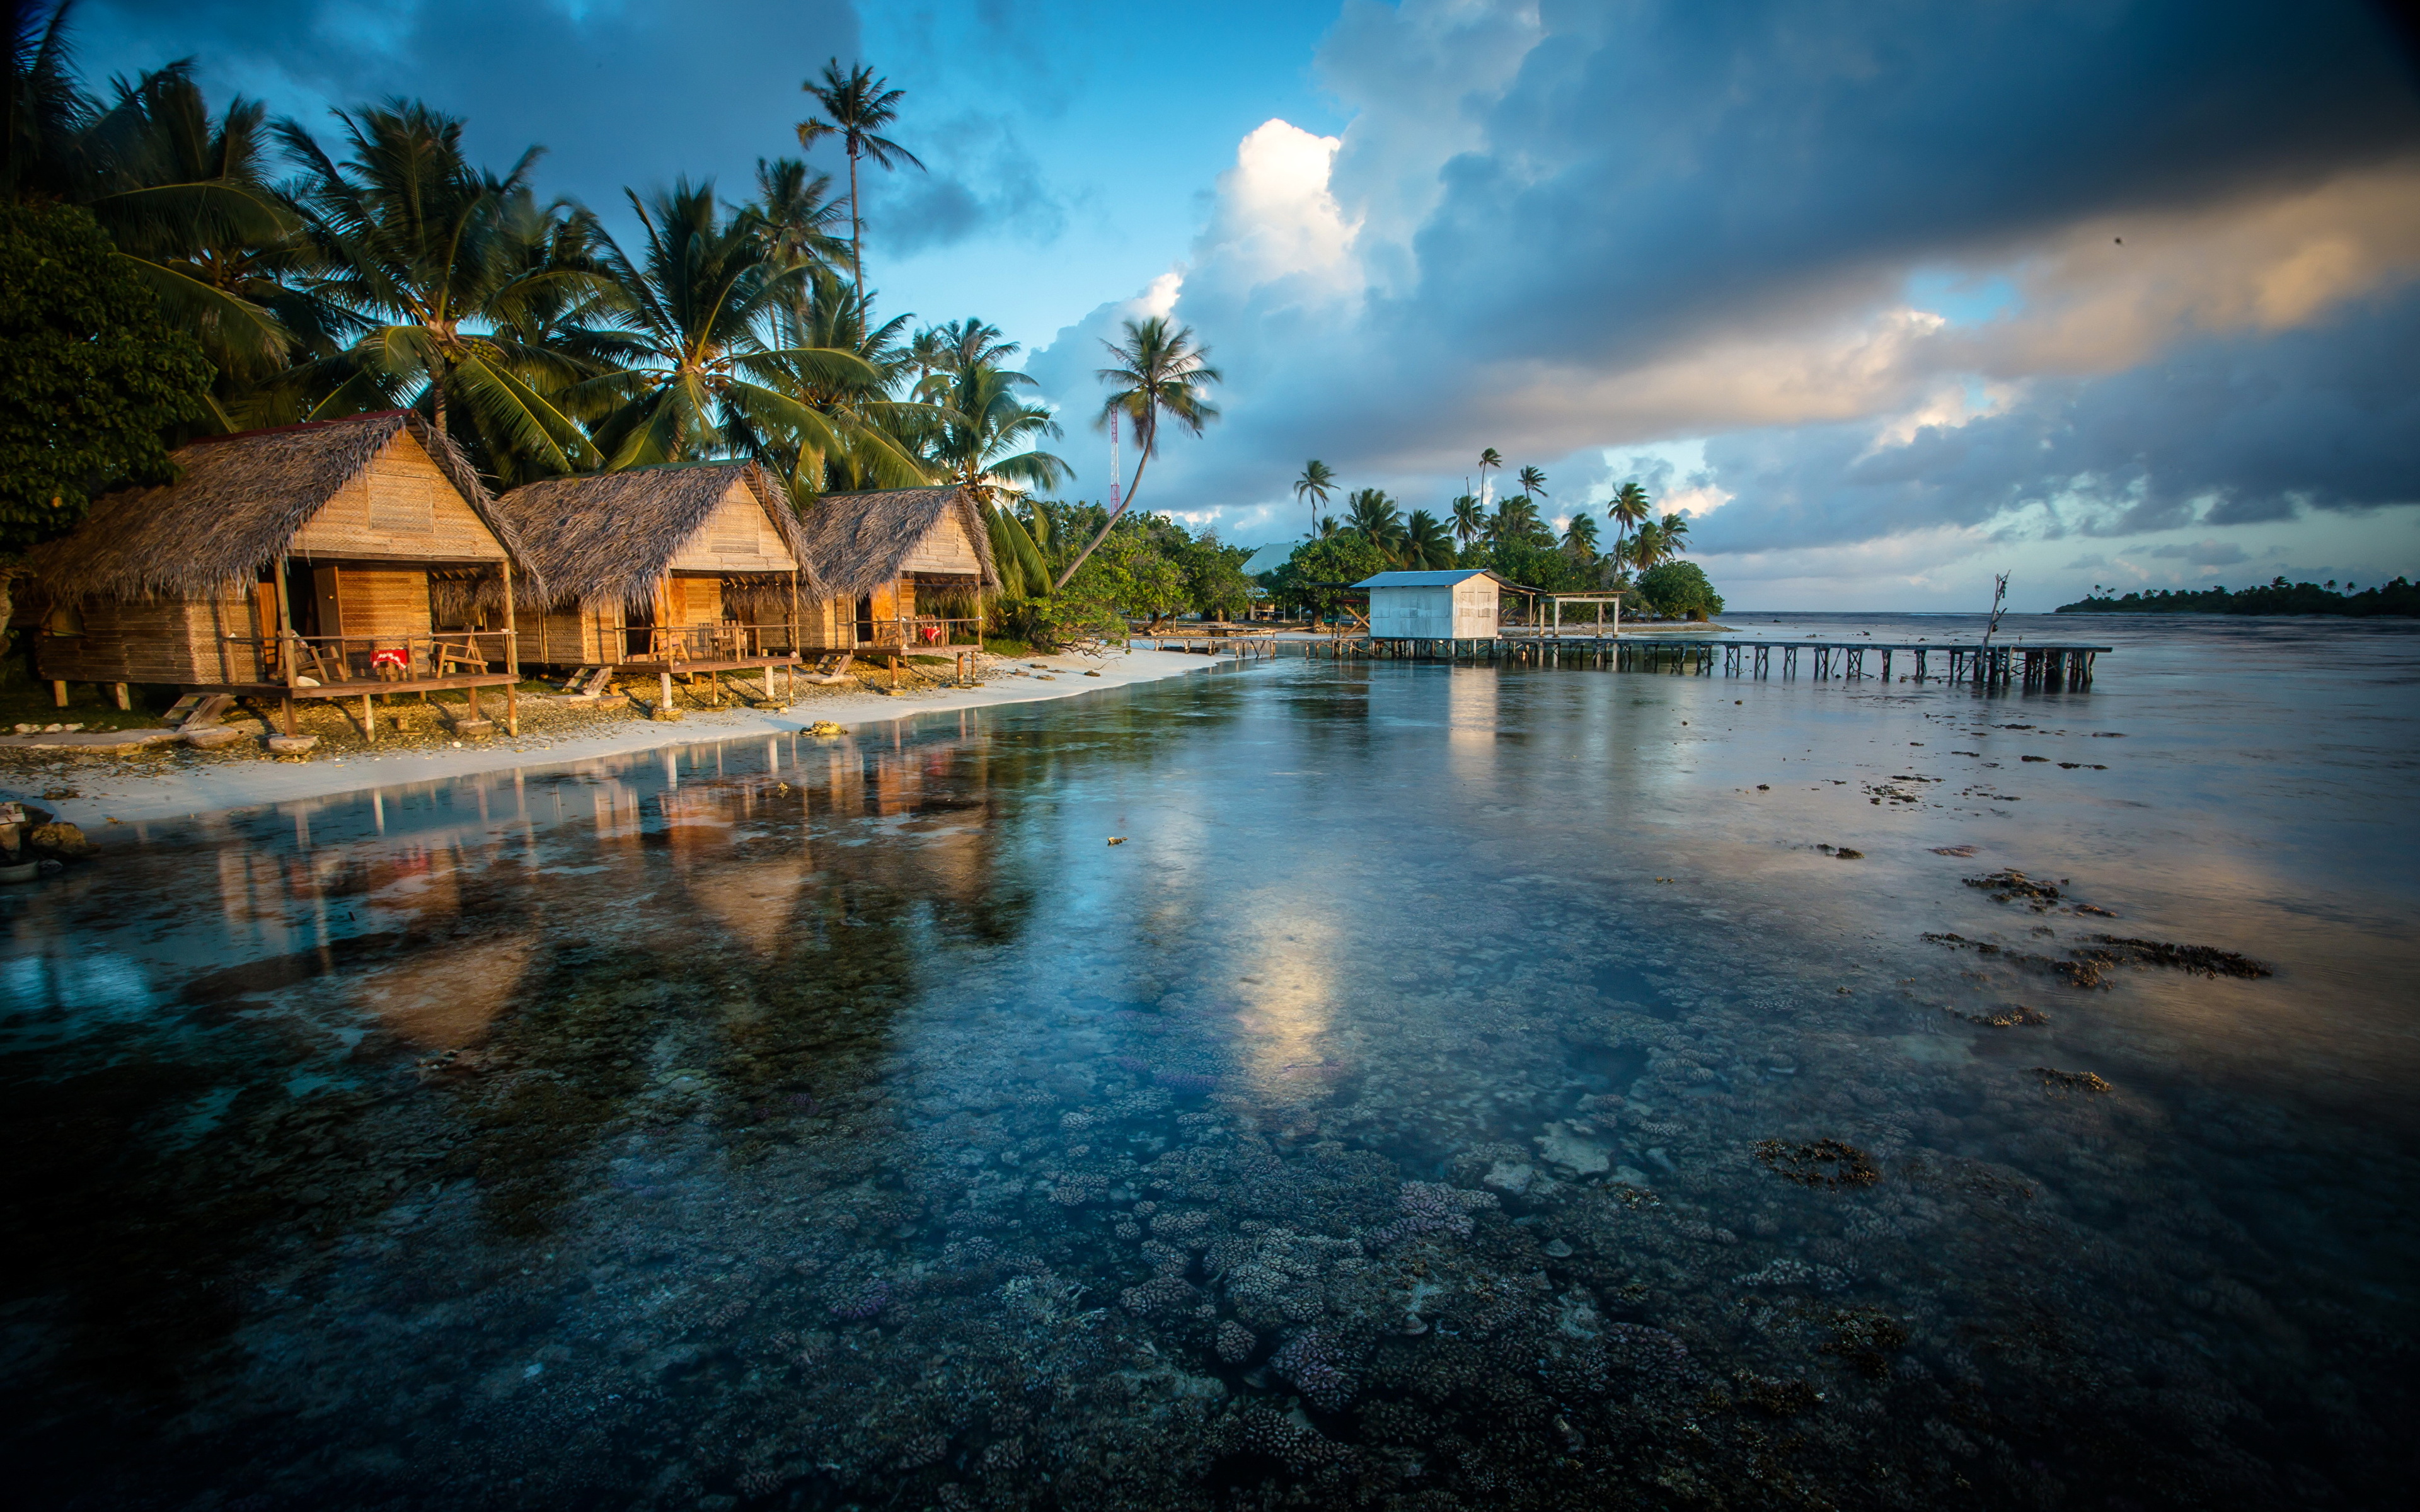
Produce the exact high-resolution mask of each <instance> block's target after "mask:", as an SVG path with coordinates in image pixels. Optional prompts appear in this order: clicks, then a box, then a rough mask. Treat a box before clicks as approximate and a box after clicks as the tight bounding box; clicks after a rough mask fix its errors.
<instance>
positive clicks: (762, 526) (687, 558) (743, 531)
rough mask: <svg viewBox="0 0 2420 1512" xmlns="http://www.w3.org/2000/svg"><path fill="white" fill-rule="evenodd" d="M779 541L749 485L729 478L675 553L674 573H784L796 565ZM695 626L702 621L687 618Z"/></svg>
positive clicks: (794, 559) (778, 536)
mask: <svg viewBox="0 0 2420 1512" xmlns="http://www.w3.org/2000/svg"><path fill="white" fill-rule="evenodd" d="M798 564H799V563H798V560H797V559H796V558H795V557H793V556H791V555H790V553H789V550H788V548H785V547H784V546H783V544H782V537H781V536H780V534H778V533H777V532H775V530H774V528H773V522H772V521H771V520H769V519H768V518H766V517H765V506H764V505H763V504H760V503H758V502H757V501H756V495H755V494H754V492H752V490H751V489H750V488H749V486H747V485H746V484H744V483H741V482H739V481H738V480H737V479H736V478H735V479H733V480H732V484H731V487H730V488H729V489H728V490H727V491H726V492H725V493H724V494H723V496H722V499H721V502H719V503H717V504H716V505H715V506H714V513H713V514H711V515H709V516H707V517H706V524H705V525H703V526H702V527H700V528H699V530H698V532H697V533H696V534H694V535H692V536H690V538H689V539H688V540H687V541H684V542H682V543H681V548H680V549H679V550H678V551H677V552H675V553H674V555H673V561H672V570H673V571H675V572H711V573H725V572H788V571H789V570H791V569H792V568H794V567H796V566H797V565H798ZM684 623H687V624H690V625H695V624H700V623H702V622H700V621H697V620H690V621H686V622H684Z"/></svg>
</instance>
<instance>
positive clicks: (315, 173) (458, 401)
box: [276, 100, 596, 472]
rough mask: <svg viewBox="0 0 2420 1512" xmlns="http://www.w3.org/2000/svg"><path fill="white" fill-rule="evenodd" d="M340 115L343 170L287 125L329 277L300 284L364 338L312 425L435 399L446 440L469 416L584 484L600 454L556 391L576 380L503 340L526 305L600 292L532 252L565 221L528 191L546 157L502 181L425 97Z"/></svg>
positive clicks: (334, 373) (503, 441)
mask: <svg viewBox="0 0 2420 1512" xmlns="http://www.w3.org/2000/svg"><path fill="white" fill-rule="evenodd" d="M334 114H335V116H336V119H337V120H338V121H340V122H342V123H343V125H344V131H345V145H346V146H347V147H348V148H349V151H350V155H349V157H347V158H346V159H345V160H344V161H343V162H337V161H335V160H334V159H333V158H331V157H329V156H328V154H327V153H326V152H325V151H323V150H322V149H321V148H320V147H319V144H318V142H316V141H314V140H313V139H312V137H311V134H310V133H309V132H308V131H304V130H303V129H302V126H301V124H300V123H298V122H295V121H292V120H285V121H280V122H278V124H277V127H276V134H277V136H278V137H279V139H280V140H281V141H282V142H283V143H284V145H285V147H286V150H287V154H288V155H289V156H291V157H292V158H294V159H295V161H296V162H298V163H299V164H300V166H301V167H302V180H301V182H300V183H299V184H298V185H296V186H295V187H294V189H293V190H292V191H290V193H291V196H292V199H291V203H292V204H293V205H294V207H295V208H296V209H297V210H299V211H300V213H301V215H302V223H303V235H304V237H305V238H306V239H307V240H308V242H309V244H310V248H311V255H312V256H313V257H314V258H316V259H317V261H318V265H319V268H320V271H318V272H316V273H313V274H310V275H308V276H305V277H304V278H302V279H301V280H300V283H301V285H302V288H303V289H304V291H305V292H307V293H309V294H311V295H313V296H315V297H317V298H318V299H319V300H321V301H325V302H326V304H327V305H328V306H330V307H331V308H333V309H334V310H336V311H338V312H339V313H340V315H341V317H342V318H343V319H344V320H345V321H346V322H347V323H348V324H349V327H350V328H351V332H352V336H353V339H352V343H351V345H350V347H348V348H347V349H346V350H345V351H344V352H342V353H341V354H339V356H338V357H337V358H335V359H332V360H330V361H329V362H328V363H323V364H320V365H321V366H322V368H323V369H325V370H326V372H327V375H328V377H330V378H333V379H336V380H337V381H336V382H335V383H334V392H333V393H330V394H329V396H328V397H327V398H325V399H322V400H321V401H320V402H319V405H318V409H316V410H315V411H314V412H315V413H318V414H343V413H347V412H349V411H352V410H358V409H367V408H369V407H370V406H371V405H373V404H378V403H391V402H393V397H394V396H396V395H397V394H398V393H400V394H402V395H403V396H405V397H407V399H408V401H409V402H411V403H415V404H417V403H421V402H426V403H427V406H428V407H429V410H430V413H431V416H432V417H433V418H434V420H435V422H436V424H437V427H438V429H440V430H441V431H442V430H444V429H445V428H446V423H447V421H446V416H447V410H448V409H449V407H451V408H455V409H462V410H467V411H469V412H471V414H472V415H473V418H474V422H475V424H476V426H477V428H478V430H479V432H480V433H481V434H482V435H483V436H486V437H489V438H490V439H491V440H493V442H494V443H495V444H498V445H502V446H504V447H506V448H508V449H509V450H511V451H512V452H514V453H515V454H516V455H520V456H522V457H525V458H527V459H529V460H530V461H531V462H532V463H533V464H534V465H535V466H537V467H538V468H540V469H543V470H545V471H556V472H567V471H572V469H573V468H574V467H575V466H576V465H577V464H578V463H580V462H581V461H582V460H585V459H587V458H589V457H590V456H591V455H593V453H592V450H591V448H590V446H589V443H588V440H587V438H586V436H585V435H583V434H582V431H581V428H580V426H579V425H578V424H575V423H574V421H573V418H572V416H571V415H570V414H569V413H567V412H566V409H564V408H563V407H562V406H561V405H560V404H558V403H557V402H556V400H555V398H554V397H552V396H551V394H550V393H549V392H547V391H548V390H549V389H550V388H551V387H552V386H554V385H555V384H556V383H557V382H558V381H559V380H561V379H563V378H566V377H571V376H576V375H571V374H569V373H567V372H566V364H565V363H563V362H562V361H561V360H560V358H559V357H558V355H557V354H555V353H552V352H550V351H545V350H538V349H534V348H531V347H528V346H526V345H524V344H522V343H520V342H517V341H514V340H512V339H511V338H510V337H509V336H508V335H505V334H501V333H499V332H503V331H506V330H508V329H509V327H510V324H511V316H512V315H513V313H514V311H515V309H516V307H517V306H518V305H519V304H520V302H521V301H524V300H528V299H531V298H535V297H538V296H540V295H542V294H548V293H558V294H559V293H563V292H565V291H566V290H574V291H584V290H588V289H590V288H592V287H593V286H594V285H595V282H596V278H595V275H594V274H592V273H589V272H586V271H584V270H578V269H558V268H546V267H544V266H543V265H542V263H539V266H537V268H536V269H535V270H534V267H533V265H534V262H538V259H536V258H535V257H534V254H535V252H536V250H537V249H540V248H542V247H543V246H544V245H545V244H546V243H547V241H548V240H549V239H550V238H551V235H552V234H553V232H554V230H555V228H556V227H557V225H558V224H559V223H560V222H561V220H562V218H563V216H564V214H565V213H566V212H565V210H564V208H562V207H561V206H545V207H541V206H539V205H538V204H537V202H536V199H535V196H534V195H533V194H532V193H531V192H530V187H529V182H530V175H531V171H532V170H533V169H534V168H535V165H536V162H537V159H538V155H539V153H540V151H541V150H542V149H541V148H538V147H532V148H530V149H529V150H528V151H527V152H525V153H523V154H522V155H521V157H520V161H519V162H516V163H514V165H513V167H512V170H511V171H510V172H509V173H506V174H504V175H503V176H502V177H498V176H496V175H494V174H489V173H486V172H482V171H480V170H478V169H474V168H473V167H472V166H471V164H470V162H468V161H467V160H466V159H465V158H464V157H463V155H462V123H461V122H460V121H459V120H458V119H456V118H454V117H452V116H443V115H441V114H439V113H438V112H436V111H433V110H431V109H429V108H428V107H427V105H425V104H422V103H420V102H419V101H417V100H389V101H387V102H386V103H384V104H381V105H376V106H365V107H362V108H360V109H358V110H353V111H337V112H335V113H334ZM482 328H486V329H482ZM415 386H416V387H415Z"/></svg>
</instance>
